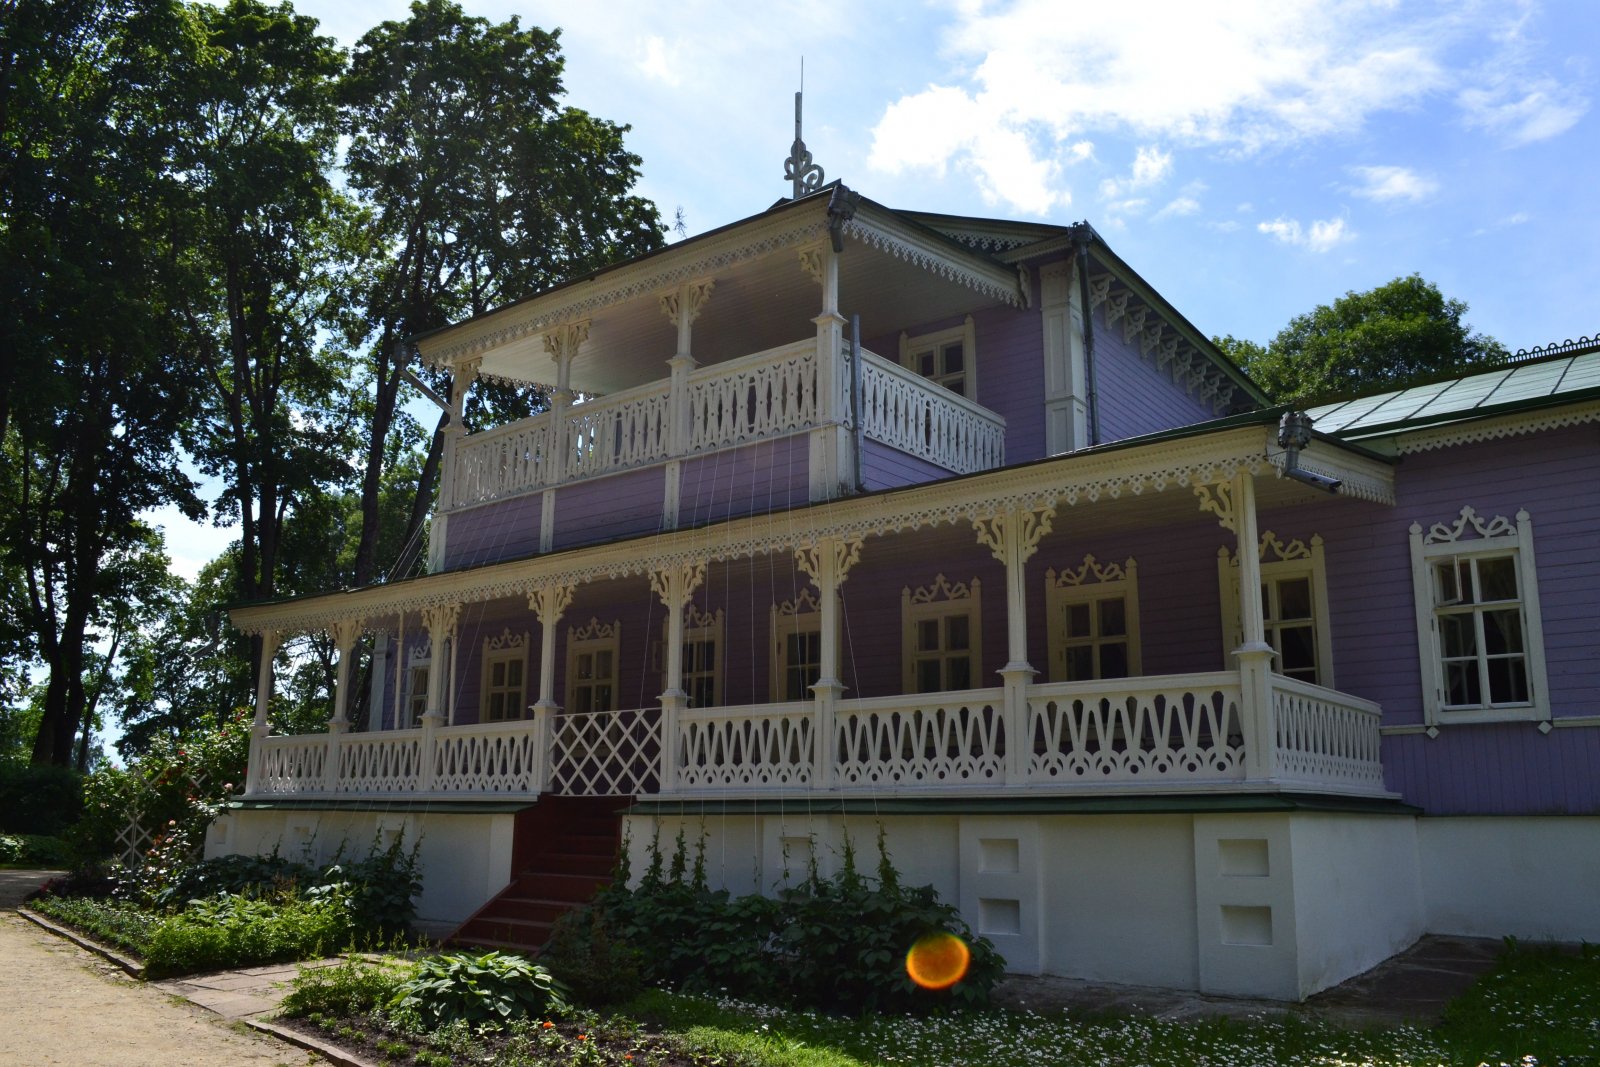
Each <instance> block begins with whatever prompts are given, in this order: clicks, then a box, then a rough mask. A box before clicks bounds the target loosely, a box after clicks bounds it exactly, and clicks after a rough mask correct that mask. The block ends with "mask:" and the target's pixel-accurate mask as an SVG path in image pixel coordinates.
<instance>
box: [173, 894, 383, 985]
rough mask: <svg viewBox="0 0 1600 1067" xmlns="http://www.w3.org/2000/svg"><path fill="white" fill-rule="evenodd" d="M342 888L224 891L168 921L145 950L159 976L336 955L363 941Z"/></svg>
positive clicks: (186, 909) (198, 901)
mask: <svg viewBox="0 0 1600 1067" xmlns="http://www.w3.org/2000/svg"><path fill="white" fill-rule="evenodd" d="M358 934H359V931H358V929H357V927H356V925H355V923H354V922H353V921H352V919H351V913H350V909H349V908H348V907H347V906H346V901H345V898H344V894H343V892H342V891H341V890H338V889H333V890H331V891H329V892H326V893H321V894H318V895H315V896H312V895H309V894H308V895H306V896H304V897H301V896H298V895H296V894H294V893H284V894H282V895H280V896H278V897H277V898H275V899H269V900H263V899H258V898H254V897H247V896H239V895H236V894H224V895H222V896H217V897H211V898H209V899H207V900H197V901H191V902H190V904H189V906H188V907H187V908H185V909H184V910H183V911H181V912H178V913H177V914H175V915H171V916H169V917H167V918H166V919H164V920H162V921H161V923H160V924H158V925H157V926H156V928H155V929H154V930H153V931H152V932H151V935H150V942H149V945H148V947H147V948H146V949H145V953H144V958H145V968H146V973H147V974H148V975H149V976H150V977H152V978H154V977H160V976H164V975H173V974H193V973H196V972H199V971H215V970H223V969H226V968H229V967H245V966H254V965H257V964H263V963H281V962H283V961H286V960H302V959H313V958H315V957H318V956H327V955H332V954H333V953H335V952H338V951H340V950H341V949H344V948H347V947H349V946H351V945H352V944H354V943H355V942H356V940H357V937H358Z"/></svg>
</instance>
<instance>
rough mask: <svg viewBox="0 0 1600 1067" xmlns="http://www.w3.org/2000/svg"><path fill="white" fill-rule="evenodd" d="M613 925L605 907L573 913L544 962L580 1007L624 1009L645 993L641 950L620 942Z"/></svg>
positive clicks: (559, 923)
mask: <svg viewBox="0 0 1600 1067" xmlns="http://www.w3.org/2000/svg"><path fill="white" fill-rule="evenodd" d="M612 922H613V920H612V918H611V916H610V915H609V914H608V913H607V911H606V909H605V908H604V907H603V906H601V905H595V906H594V907H590V908H583V909H579V910H577V911H570V912H568V913H567V914H565V915H563V916H562V917H561V918H560V919H558V920H557V921H556V926H555V931H554V932H553V933H552V934H551V936H550V944H549V945H548V946H547V947H546V948H545V950H544V954H543V955H542V956H541V957H540V958H541V960H542V961H543V962H544V963H545V964H546V965H548V966H549V968H550V971H551V973H552V974H554V975H555V976H556V978H557V979H559V980H560V981H561V982H562V983H563V984H564V985H565V986H566V987H567V988H568V989H570V990H571V991H572V995H573V997H574V998H575V999H577V1000H578V1001H579V1002H580V1003H583V1004H590V1005H603V1004H621V1003H623V1002H624V1001H628V1000H632V999H633V998H634V997H635V996H637V995H638V994H639V992H640V991H641V990H642V989H643V988H644V963H643V960H642V959H641V958H640V953H639V950H638V949H636V948H634V947H632V946H631V945H629V944H628V943H627V942H625V941H622V940H620V939H619V938H618V937H617V935H616V934H615V933H614V932H613V930H612Z"/></svg>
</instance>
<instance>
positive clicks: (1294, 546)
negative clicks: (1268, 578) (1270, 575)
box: [1258, 530, 1322, 563]
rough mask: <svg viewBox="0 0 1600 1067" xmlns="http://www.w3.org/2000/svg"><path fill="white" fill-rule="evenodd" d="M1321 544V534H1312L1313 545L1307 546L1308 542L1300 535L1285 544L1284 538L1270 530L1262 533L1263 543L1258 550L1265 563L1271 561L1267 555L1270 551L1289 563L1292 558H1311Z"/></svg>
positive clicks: (1279, 559)
mask: <svg viewBox="0 0 1600 1067" xmlns="http://www.w3.org/2000/svg"><path fill="white" fill-rule="evenodd" d="M1321 544H1322V535H1321V534H1312V535H1311V545H1310V546H1309V547H1307V545H1306V543H1305V542H1304V541H1302V540H1300V539H1299V538H1298V537H1297V538H1295V539H1294V540H1293V541H1290V542H1289V543H1287V544H1285V543H1284V542H1283V539H1282V538H1280V537H1279V536H1278V535H1277V534H1275V533H1273V532H1272V531H1271V530H1268V531H1267V532H1266V533H1264V534H1262V535H1261V545H1260V548H1259V550H1258V551H1259V552H1260V554H1261V562H1263V563H1267V562H1269V559H1268V555H1267V554H1268V552H1269V551H1270V552H1271V554H1272V555H1273V556H1275V557H1276V558H1277V560H1278V562H1280V563H1287V562H1289V561H1290V560H1296V559H1307V560H1308V559H1311V558H1312V557H1313V555H1314V550H1315V549H1316V548H1317V547H1319V546H1320V545H1321Z"/></svg>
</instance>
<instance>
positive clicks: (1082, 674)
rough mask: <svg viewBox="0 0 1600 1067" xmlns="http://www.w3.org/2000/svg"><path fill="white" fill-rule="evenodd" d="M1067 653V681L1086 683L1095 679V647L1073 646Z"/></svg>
mask: <svg viewBox="0 0 1600 1067" xmlns="http://www.w3.org/2000/svg"><path fill="white" fill-rule="evenodd" d="M1066 653H1067V681H1069V682H1086V681H1088V680H1089V679H1091V678H1093V677H1094V646H1093V645H1073V646H1072V647H1071V648H1069V649H1067V650H1066Z"/></svg>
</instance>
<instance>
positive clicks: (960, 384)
mask: <svg viewBox="0 0 1600 1067" xmlns="http://www.w3.org/2000/svg"><path fill="white" fill-rule="evenodd" d="M939 384H941V385H943V386H944V387H945V388H946V389H948V390H950V391H951V392H952V393H955V394H957V395H958V396H966V395H967V379H966V377H965V376H964V375H957V376H955V377H954V378H945V379H944V380H943V381H941V382H940V383H939Z"/></svg>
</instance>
